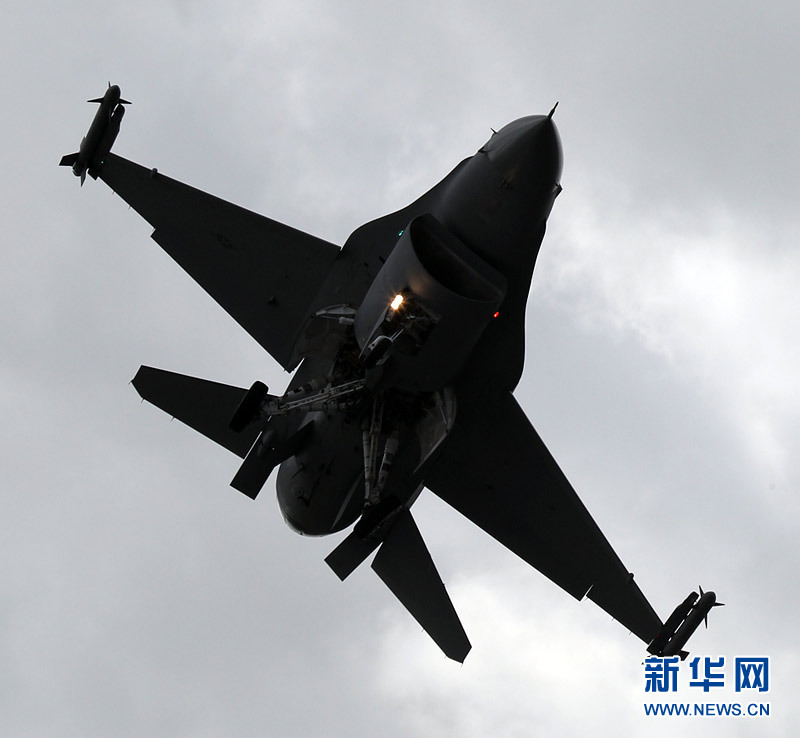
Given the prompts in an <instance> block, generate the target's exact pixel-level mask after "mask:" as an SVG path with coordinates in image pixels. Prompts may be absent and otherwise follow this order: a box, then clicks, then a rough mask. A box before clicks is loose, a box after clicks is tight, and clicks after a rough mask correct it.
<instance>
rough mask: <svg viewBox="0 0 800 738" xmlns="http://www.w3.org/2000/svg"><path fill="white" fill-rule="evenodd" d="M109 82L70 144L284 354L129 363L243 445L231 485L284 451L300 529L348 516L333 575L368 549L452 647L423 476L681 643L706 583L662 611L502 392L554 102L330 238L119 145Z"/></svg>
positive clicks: (570, 588)
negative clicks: (262, 359)
mask: <svg viewBox="0 0 800 738" xmlns="http://www.w3.org/2000/svg"><path fill="white" fill-rule="evenodd" d="M119 95H120V93H119V88H118V87H116V86H113V87H109V89H108V91H107V92H106V94H105V97H104V98H103V99H102V100H101V101H100V110H99V111H98V113H97V116H96V117H95V120H94V122H93V123H92V126H91V128H90V130H89V133H88V134H87V136H86V137H85V138H84V140H83V142H82V144H81V148H80V151H79V152H78V153H77V154H73V155H71V156H66V157H64V159H63V160H62V161H61V164H62V165H68V166H72V167H73V171H74V172H75V174H76V175H78V176H80V177H81V181H82V182H83V179H84V178H85V174H86V172H87V171H88V173H89V174H90V175H91V176H92V177H94V178H95V179H96V178H99V179H101V180H102V181H104V182H105V183H106V184H107V185H108V186H109V187H111V189H112V190H113V191H114V192H116V193H117V194H118V195H119V196H120V197H121V198H122V199H123V200H125V202H127V203H128V204H129V205H130V206H131V207H132V208H133V209H134V210H136V211H137V212H138V213H139V214H140V215H141V216H142V217H143V218H144V219H145V220H146V221H148V223H150V225H151V226H152V227H153V228H154V230H153V233H152V238H153V239H154V240H155V241H156V243H158V244H159V245H160V246H161V247H162V248H163V249H164V250H165V251H166V252H167V253H168V254H169V255H170V256H172V258H173V259H174V260H175V261H177V262H178V264H180V266H181V267H183V269H185V270H186V271H187V272H188V273H189V275H190V276H191V277H192V278H193V279H194V280H195V281H197V282H198V283H199V284H200V285H201V286H202V287H203V289H205V290H206V292H208V294H209V295H211V297H213V298H214V300H216V301H217V302H218V303H219V305H220V306H221V307H222V308H224V309H225V310H226V311H227V312H228V313H229V314H230V315H231V316H232V317H233V318H234V320H236V321H237V322H238V323H239V325H241V326H242V328H244V329H245V330H246V331H247V332H248V333H249V334H250V335H251V336H252V337H253V338H254V339H255V340H256V341H258V343H259V344H261V346H263V348H264V349H265V350H266V351H267V352H268V353H269V354H270V355H271V356H272V357H273V359H274V360H275V361H277V362H278V364H280V365H281V366H282V367H283V368H284V369H285V370H286V371H289V372H294V374H293V376H292V378H291V380H290V382H289V385H288V387H287V388H286V390H285V391H283V392H282V393H280V394H271V393H270V391H269V389H268V388H267V387H266V385H264V384H263V383H262V382H260V381H256V382H254V383H253V384H252V386H251V387H250V388H249V389H247V388H243V387H233V386H230V385H226V384H220V383H217V382H212V381H209V380H205V379H197V378H193V377H188V376H184V375H181V374H176V373H173V372H169V371H165V370H162V369H155V368H152V367H146V366H143V367H141V368H140V369H139V371H138V373H137V374H136V376H135V378H134V380H133V384H134V387H135V388H136V390H137V391H138V392H139V394H140V395H141V397H142V398H144V399H145V400H148V401H149V402H151V403H153V404H154V405H156V406H157V407H159V408H161V409H162V410H164V411H165V412H167V413H168V414H169V415H172V416H174V417H176V418H178V419H179V420H181V421H183V422H184V423H185V424H187V425H188V426H190V427H191V428H194V429H195V430H196V431H199V432H200V433H202V434H204V435H205V436H207V437H208V438H209V439H211V440H212V441H215V442H216V443H218V444H220V445H222V446H224V447H225V448H226V449H228V450H229V451H231V452H232V453H233V454H235V455H237V456H239V457H240V458H241V459H242V461H241V463H240V466H239V469H238V471H237V472H236V474H235V475H234V477H233V480H232V482H231V486H232V487H234V488H235V489H237V490H239V491H240V492H242V493H244V494H245V495H247V496H248V497H250V498H252V499H255V498H256V497H257V496H258V494H259V492H260V491H261V489H262V487H263V486H264V484H265V482H266V480H267V479H268V478H269V476H270V474H271V473H272V472H273V471H274V470H275V469H276V467H277V468H278V472H277V479H276V489H277V497H278V505H279V507H280V510H281V513H282V514H283V517H284V519H285V520H286V522H287V523H288V525H289V526H290V527H291V528H293V529H294V530H295V531H297V532H298V533H300V534H303V535H314V536H323V535H328V534H331V533H335V532H337V531H343V530H345V529H348V528H351V530H350V532H349V533H348V534H347V536H346V537H345V538H344V539H343V540H342V541H341V542H340V543H339V545H337V546H336V547H335V548H334V549H333V551H332V552H331V553H330V555H329V556H328V557H327V558H326V562H327V563H328V565H329V566H330V567H331V569H332V570H333V571H334V572H335V573H336V574H337V575H338V576H339V577H340V578H341V579H342V580H344V579H345V578H346V577H347V576H348V575H349V574H350V573H351V572H353V571H354V570H355V569H356V568H357V567H358V566H359V565H360V564H361V563H363V562H364V561H365V560H366V559H367V558H368V557H369V556H370V555H372V554H373V553H374V552H376V551H377V553H376V554H375V556H374V558H373V560H372V568H373V570H374V571H375V572H376V573H377V574H378V576H379V577H380V578H381V579H382V580H383V581H384V582H385V583H386V585H387V586H388V587H389V588H390V589H391V591H392V592H393V593H394V594H395V595H396V596H397V598H398V599H399V600H400V601H401V603H402V604H403V605H404V606H405V607H406V608H407V609H408V611H409V612H410V613H411V615H412V616H413V617H414V618H415V619H416V620H417V621H418V622H419V624H420V625H421V626H422V627H423V628H424V629H425V631H427V633H428V634H429V635H430V636H431V638H432V639H433V640H434V641H435V642H436V644H437V645H438V646H439V647H440V648H441V649H442V651H443V652H444V653H445V654H446V655H447V656H448V657H449V658H451V659H454V660H456V661H459V662H463V661H464V659H465V657H466V656H467V653H468V652H469V650H470V648H471V646H470V642H469V640H468V638H467V635H466V633H465V631H464V628H463V627H462V624H461V621H460V620H459V617H458V615H457V614H456V611H455V609H454V607H453V604H452V602H451V600H450V597H449V595H448V593H447V591H446V589H445V587H444V585H443V583H442V580H441V578H440V576H439V573H438V572H437V570H436V567H435V565H434V563H433V561H432V559H431V556H430V554H429V552H428V549H427V547H426V545H425V543H424V541H423V539H422V537H421V535H420V533H419V529H418V528H417V526H416V524H415V522H414V518H413V516H412V513H411V510H412V506H413V504H414V502H415V501H416V500H417V498H418V497H419V495H420V494H421V493H422V492H423V490H424V489H425V488H427V489H428V490H430V491H431V492H432V493H433V494H435V495H438V496H439V497H440V498H442V499H443V500H445V501H446V502H447V503H449V504H450V505H451V506H452V507H453V508H455V510H456V511H458V512H459V513H461V514H462V515H465V516H466V517H467V518H469V519H470V520H471V521H472V522H473V523H475V524H476V525H477V526H479V527H480V528H482V529H483V530H484V531H486V533H488V534H489V535H490V536H492V537H494V538H495V539H496V540H497V541H499V542H500V543H501V544H503V545H504V546H506V547H507V548H509V549H510V550H511V551H513V552H514V553H516V554H517V555H519V556H520V557H521V558H522V559H524V560H525V561H526V562H528V563H529V564H530V565H532V566H533V567H535V568H536V569H538V570H539V571H540V572H541V573H542V574H544V575H545V576H546V577H548V578H549V579H551V580H552V581H553V582H555V583H556V584H557V585H558V586H560V587H562V588H563V589H564V590H566V591H567V592H569V594H571V595H572V596H573V597H575V598H576V599H578V600H581V599H583V598H585V597H586V598H588V599H590V600H592V601H593V602H594V603H596V604H597V605H599V606H600V607H601V608H602V609H603V610H605V611H606V612H608V613H609V614H610V615H612V616H613V617H614V618H615V619H616V620H618V621H619V622H620V623H622V625H624V626H625V627H626V628H628V629H629V630H630V631H632V632H633V633H634V634H636V635H637V636H638V637H639V638H640V639H641V640H642V641H644V642H645V643H646V644H650V649H651V651H650V652H651V653H654V654H657V655H663V654H670V653H676V652H677V651H679V649H680V647H681V646H682V645H683V644H684V643H685V641H686V638H688V636H689V635H691V632H692V631H693V630H694V629H695V628H696V627H697V625H698V623H699V622H700V620H701V619H703V618H704V616H705V614H706V613H707V612H708V609H710V607H711V602H712V601H713V600H712V597H713V593H710V592H709V593H705V594H704V596H703V597H702V598H701V601H700V602H698V603H697V604H696V605H694V604H693V603H694V601H695V600H696V599H697V595H696V594H694V593H693V594H694V598H692V596H691V595H690V597H689V598H687V600H686V601H685V602H684V603H683V604H682V605H680V606H679V607H678V609H677V610H676V611H675V613H673V616H671V617H670V618H669V620H668V621H667V624H666V625H665V624H664V623H662V621H661V619H660V618H659V616H658V615H657V614H656V612H655V610H654V609H653V607H652V606H651V605H650V603H649V602H648V600H647V598H646V597H645V596H644V594H643V593H642V591H641V590H640V589H639V586H638V585H637V583H636V582H635V581H634V579H633V574H631V573H630V572H629V570H628V569H627V568H626V567H625V566H624V565H623V563H622V561H621V560H620V559H619V557H618V556H617V554H616V553H615V552H614V549H613V548H612V546H611V544H610V543H609V542H608V540H607V539H606V537H605V536H604V535H603V533H602V532H601V531H600V529H599V528H598V526H597V525H596V523H595V522H594V520H593V519H592V516H591V515H590V514H589V512H588V511H587V509H586V507H585V506H584V505H583V503H582V502H581V500H580V499H579V498H578V495H577V494H576V493H575V490H574V489H573V488H572V486H571V485H570V483H569V481H568V480H567V478H566V477H565V476H564V474H563V473H562V471H561V469H560V468H559V467H558V464H557V463H556V462H555V460H554V459H553V457H552V456H551V454H550V452H549V451H548V450H547V447H546V446H545V444H544V443H543V441H542V439H541V438H540V437H539V435H538V434H537V432H536V431H535V430H534V428H533V426H532V425H531V423H530V421H529V420H528V418H527V417H526V415H525V413H524V411H523V410H522V408H521V407H520V406H519V404H518V403H517V401H516V399H515V398H514V395H513V391H514V388H515V387H516V386H517V383H518V382H519V380H520V376H521V374H522V370H523V364H524V358H525V310H526V302H527V298H528V292H529V289H530V285H531V278H532V275H533V269H534V265H535V263H536V257H537V254H538V253H539V247H540V245H541V243H542V239H543V237H544V234H545V226H546V223H547V219H548V216H549V215H550V211H551V209H552V207H553V203H554V202H555V200H556V197H557V196H558V194H559V193H560V192H561V185H560V178H561V168H562V153H561V143H560V139H559V134H558V131H557V129H556V125H555V122H554V120H553V114H554V112H555V108H553V110H551V111H550V112H549V113H548V114H547V115H532V116H529V117H525V118H520V119H519V120H515V121H514V122H512V123H509V124H508V125H506V126H505V127H503V128H501V129H500V130H498V131H496V132H493V133H492V135H491V137H490V138H489V140H488V141H486V143H484V144H483V145H482V146H481V147H480V148H479V149H478V150H477V152H476V153H475V154H474V155H473V156H470V157H468V158H466V159H464V160H463V161H462V162H461V163H460V164H458V165H457V166H456V167H455V168H454V169H453V170H452V171H451V172H450V173H449V174H448V175H447V176H446V177H445V178H444V179H442V181H441V182H439V183H438V184H437V185H435V186H434V187H433V188H432V189H431V190H429V191H428V192H426V193H425V194H424V195H422V196H421V197H420V198H419V199H417V200H415V201H414V202H412V203H411V204H410V205H408V206H407V207H405V208H403V209H401V210H398V211H397V212H394V213H391V214H389V215H385V216H383V217H380V218H377V219H376V220H373V221H371V222H369V223H366V224H365V225H362V226H361V227H360V228H357V229H356V230H355V231H354V232H353V233H352V235H351V236H350V237H349V238H348V239H347V241H346V242H345V243H344V245H343V246H342V247H341V248H340V247H339V246H337V245H335V244H333V243H329V242H328V241H325V240H322V239H320V238H316V237H314V236H312V235H309V234H307V233H303V232H301V231H299V230H296V229H294V228H291V227H290V226H287V225H283V224H281V223H278V222H276V221H274V220H271V219H269V218H267V217H264V216H261V215H257V214H256V213H253V212H250V211H248V210H245V209H243V208H240V207H238V206H236V205H233V204H231V203H229V202H225V201H224V200H221V199H219V198H217V197H214V196H212V195H210V194H207V193H205V192H201V191H200V190H197V189H194V188H192V187H189V186H187V185H185V184H183V183H181V182H178V181H176V180H174V179H170V178H169V177H167V176H165V175H163V174H161V173H160V172H158V171H157V170H156V169H154V168H148V167H143V166H140V165H139V164H135V163H133V162H131V161H128V160H126V159H123V158H121V157H119V156H116V155H115V154H111V153H110V148H111V144H112V143H113V141H114V139H115V138H116V136H117V133H118V131H119V121H120V119H121V117H122V114H123V112H124V109H123V107H122V105H123V104H124V103H125V101H124V100H122V99H121V98H120V96H119ZM95 102H96V101H95ZM690 600H691V601H690ZM701 603H702V604H701ZM697 608H700V609H698V611H697V612H692V611H693V610H694V609H697ZM701 610H702V612H701ZM676 631H679V634H678V635H679V636H680V638H679V640H680V643H678V642H676V641H675V634H676ZM681 655H685V652H681Z"/></svg>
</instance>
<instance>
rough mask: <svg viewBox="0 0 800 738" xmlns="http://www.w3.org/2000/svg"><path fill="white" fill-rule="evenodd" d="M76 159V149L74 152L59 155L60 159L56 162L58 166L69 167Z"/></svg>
mask: <svg viewBox="0 0 800 738" xmlns="http://www.w3.org/2000/svg"><path fill="white" fill-rule="evenodd" d="M76 161H78V152H77V151H76V152H75V153H74V154H64V156H62V157H61V161H60V162H58V166H60V167H71V166H72V165H73V164H74V163H75V162H76Z"/></svg>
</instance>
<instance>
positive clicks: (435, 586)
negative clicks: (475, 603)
mask: <svg viewBox="0 0 800 738" xmlns="http://www.w3.org/2000/svg"><path fill="white" fill-rule="evenodd" d="M372 568H373V569H374V570H375V572H376V573H377V575H378V576H379V577H380V578H381V579H382V580H383V582H384V584H386V586H387V587H389V589H391V590H392V592H393V593H394V595H395V596H396V597H397V599H399V600H400V602H402V603H403V605H404V606H405V607H406V609H407V610H408V611H409V612H410V613H411V614H412V615H413V616H414V619H415V620H416V621H417V622H418V623H419V624H420V625H421V626H422V627H423V629H424V630H425V632H426V633H427V634H428V635H429V636H430V637H431V638H433V640H434V641H435V642H436V645H437V646H439V648H441V649H442V651H444V653H445V655H446V656H447V657H448V658H451V659H453V660H454V661H458V662H460V663H463V662H464V659H465V658H466V657H467V654H468V653H469V651H470V649H471V648H472V646H471V645H470V642H469V639H468V638H467V634H466V633H465V632H464V628H463V626H462V625H461V621H460V620H459V619H458V614H457V613H456V611H455V608H454V607H453V603H452V602H451V601H450V596H449V595H448V594H447V590H446V589H445V588H444V584H443V583H442V580H441V578H440V577H439V572H438V571H436V566H435V565H434V563H433V559H431V555H430V553H429V552H428V549H427V547H426V546H425V541H423V540H422V536H421V535H420V532H419V529H418V528H417V524H416V523H415V522H414V518H412V517H411V513H410V512H409V511H408V510H403V511H402V512H401V513H400V514H399V515H398V516H397V520H396V522H395V523H394V525H393V527H392V529H391V530H390V531H389V535H388V536H387V537H386V540H385V541H384V542H383V545H382V546H381V547H380V549H379V551H378V554H377V556H375V559H374V560H373V562H372Z"/></svg>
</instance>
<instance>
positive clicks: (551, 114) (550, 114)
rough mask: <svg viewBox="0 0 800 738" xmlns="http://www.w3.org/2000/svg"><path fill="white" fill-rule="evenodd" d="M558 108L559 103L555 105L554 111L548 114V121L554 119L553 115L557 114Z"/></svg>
mask: <svg viewBox="0 0 800 738" xmlns="http://www.w3.org/2000/svg"><path fill="white" fill-rule="evenodd" d="M557 107H558V103H556V104H555V105H553V109H552V110H551V111H550V112H549V113H548V114H547V119H548V120H550V119H552V117H553V113H555V112H556V108H557Z"/></svg>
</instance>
